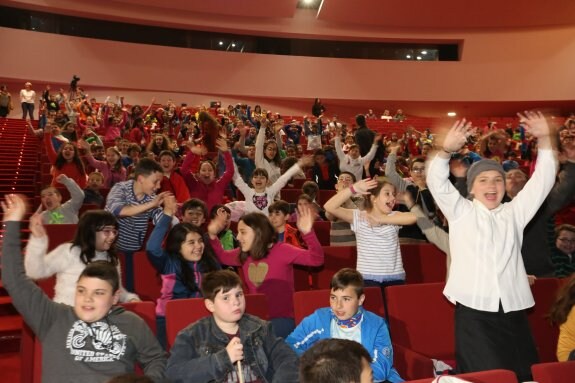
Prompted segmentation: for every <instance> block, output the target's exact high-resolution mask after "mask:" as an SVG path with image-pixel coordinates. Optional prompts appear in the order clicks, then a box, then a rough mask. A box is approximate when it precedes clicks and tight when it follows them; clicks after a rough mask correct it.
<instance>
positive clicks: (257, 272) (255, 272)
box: [248, 262, 269, 287]
mask: <svg viewBox="0 0 575 383" xmlns="http://www.w3.org/2000/svg"><path fill="white" fill-rule="evenodd" d="M268 269H269V266H268V264H267V263H265V262H260V263H258V264H257V265H256V264H255V263H252V264H250V265H249V267H248V278H249V279H250V281H251V282H252V283H253V284H254V285H255V286H256V287H260V286H261V284H262V283H264V280H265V279H266V275H267V274H268Z"/></svg>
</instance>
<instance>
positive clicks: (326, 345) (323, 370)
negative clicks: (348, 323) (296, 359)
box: [299, 338, 371, 383]
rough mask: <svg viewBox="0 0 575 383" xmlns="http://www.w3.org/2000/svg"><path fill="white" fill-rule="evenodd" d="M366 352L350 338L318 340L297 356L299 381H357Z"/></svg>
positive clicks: (347, 382) (356, 382)
mask: <svg viewBox="0 0 575 383" xmlns="http://www.w3.org/2000/svg"><path fill="white" fill-rule="evenodd" d="M364 361H365V362H367V363H368V364H369V363H371V356H370V355H369V352H367V350H366V349H365V348H364V347H363V346H362V345H361V343H358V342H356V341H353V340H348V339H335V338H332V339H322V340H320V341H319V342H317V343H316V344H314V345H313V346H312V347H311V348H309V349H308V350H307V351H306V352H305V353H304V354H303V355H302V356H301V358H300V366H299V381H300V382H301V383H360V380H361V372H362V370H363V365H364V363H365V362H364Z"/></svg>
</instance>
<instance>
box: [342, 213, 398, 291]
mask: <svg viewBox="0 0 575 383" xmlns="http://www.w3.org/2000/svg"><path fill="white" fill-rule="evenodd" d="M392 214H393V213H392ZM399 228H400V226H396V225H380V226H371V225H370V224H369V222H368V221H367V219H365V217H364V216H363V215H362V212H361V211H359V210H354V211H353V223H352V224H351V230H353V231H354V232H355V236H356V240H357V271H359V272H360V273H361V274H362V275H363V278H364V279H367V280H373V281H377V282H384V281H396V280H404V279H405V270H404V269H403V262H402V260H401V250H400V248H399V237H398V232H399Z"/></svg>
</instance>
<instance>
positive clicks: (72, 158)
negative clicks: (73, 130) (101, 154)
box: [44, 125, 87, 189]
mask: <svg viewBox="0 0 575 383" xmlns="http://www.w3.org/2000/svg"><path fill="white" fill-rule="evenodd" d="M51 131H52V125H46V130H45V131H44V145H45V146H46V154H47V155H48V159H49V160H50V162H51V163H52V165H53V166H52V169H51V173H52V183H51V185H52V186H58V185H57V182H56V178H57V177H58V175H60V174H65V175H66V176H68V177H69V178H72V179H73V180H74V181H75V182H76V183H77V184H78V186H80V188H81V189H84V188H86V184H87V177H86V170H85V169H84V163H83V162H82V159H81V158H80V154H79V153H78V148H77V147H76V145H74V144H71V143H69V142H68V143H65V144H62V146H61V147H60V150H59V151H58V153H56V151H55V150H54V146H53V145H52V133H51Z"/></svg>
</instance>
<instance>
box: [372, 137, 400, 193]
mask: <svg viewBox="0 0 575 383" xmlns="http://www.w3.org/2000/svg"><path fill="white" fill-rule="evenodd" d="M372 149H373V146H372ZM398 149H399V146H395V147H393V148H391V152H390V153H389V156H387V162H386V164H385V176H386V177H387V178H389V180H390V181H391V182H393V184H394V185H395V187H396V188H397V191H398V192H399V193H403V192H404V191H405V190H406V189H407V186H408V185H409V183H408V182H406V181H405V180H404V179H403V178H402V177H401V176H400V175H399V174H398V173H397V169H396V168H395V161H396V160H397V150H398ZM376 150H377V148H376ZM370 152H371V151H370Z"/></svg>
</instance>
